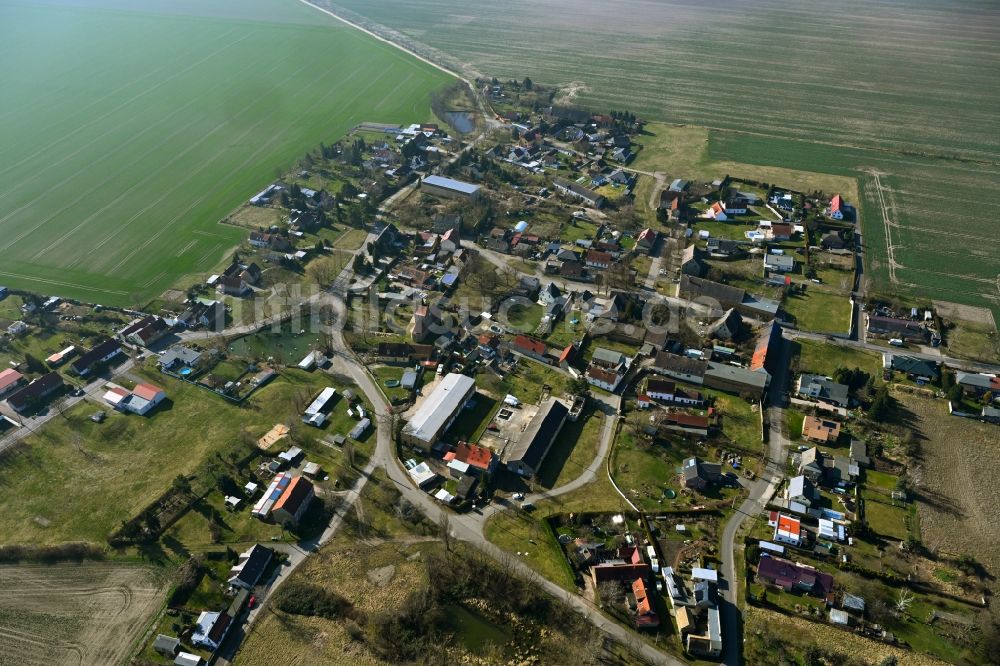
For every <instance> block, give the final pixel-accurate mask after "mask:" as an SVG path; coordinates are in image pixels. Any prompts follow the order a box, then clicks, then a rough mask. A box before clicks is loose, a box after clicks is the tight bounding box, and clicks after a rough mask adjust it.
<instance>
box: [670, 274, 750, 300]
mask: <svg viewBox="0 0 1000 666" xmlns="http://www.w3.org/2000/svg"><path fill="white" fill-rule="evenodd" d="M680 294H681V297H682V298H685V297H688V296H690V297H691V298H698V297H704V298H712V299H715V300H716V301H718V302H719V303H720V304H722V305H723V306H726V307H732V306H734V305H739V304H740V303H742V302H743V297H744V296H745V295H746V290H744V289H740V288H739V287H731V286H729V285H728V284H721V283H719V282H712V281H711V280H705V279H702V278H699V277H693V276H691V275H682V276H681V285H680Z"/></svg>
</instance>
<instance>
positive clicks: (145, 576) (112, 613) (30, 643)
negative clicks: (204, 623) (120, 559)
mask: <svg viewBox="0 0 1000 666" xmlns="http://www.w3.org/2000/svg"><path fill="white" fill-rule="evenodd" d="M0 577H2V578H3V581H4V592H3V594H2V595H0V663H3V664H8V663H9V664H20V665H21V666H47V665H48V664H118V663H124V662H125V661H126V659H127V658H128V657H129V654H130V652H131V650H132V647H133V644H134V643H135V642H136V641H138V640H139V639H140V638H141V637H142V634H143V632H144V631H145V629H146V627H147V624H148V623H149V621H150V620H151V619H152V617H153V615H154V614H155V613H157V612H158V611H159V610H160V608H161V605H162V603H163V600H164V598H165V597H166V592H167V586H168V581H167V579H166V578H165V576H164V575H163V574H162V573H161V572H160V571H158V570H156V569H154V568H152V567H147V566H140V565H131V564H108V563H102V562H85V563H82V564H58V565H53V564H49V565H34V564H19V565H13V564H10V565H3V566H0Z"/></svg>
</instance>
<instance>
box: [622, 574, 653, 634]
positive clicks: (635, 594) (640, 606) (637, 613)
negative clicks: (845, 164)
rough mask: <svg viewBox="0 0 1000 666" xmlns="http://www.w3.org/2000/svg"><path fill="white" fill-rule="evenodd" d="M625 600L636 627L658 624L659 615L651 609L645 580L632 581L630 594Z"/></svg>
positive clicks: (641, 627) (649, 626)
mask: <svg viewBox="0 0 1000 666" xmlns="http://www.w3.org/2000/svg"><path fill="white" fill-rule="evenodd" d="M627 602H628V605H629V610H631V611H632V617H633V619H634V620H635V626H636V628H637V629H644V628H653V627H658V626H660V617H659V616H658V615H657V614H656V612H655V611H654V610H653V605H652V601H651V599H650V595H649V592H648V591H647V590H646V581H644V580H643V579H642V578H636V579H635V580H634V581H632V594H631V595H629V597H628V599H627Z"/></svg>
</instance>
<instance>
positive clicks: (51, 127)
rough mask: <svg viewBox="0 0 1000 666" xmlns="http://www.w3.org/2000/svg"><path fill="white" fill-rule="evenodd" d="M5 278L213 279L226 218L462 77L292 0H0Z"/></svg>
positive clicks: (124, 299)
mask: <svg viewBox="0 0 1000 666" xmlns="http://www.w3.org/2000/svg"><path fill="white" fill-rule="evenodd" d="M0 17H2V20H0V59H2V61H3V63H4V67H3V68H2V71H0V91H2V92H0V99H2V100H4V102H5V103H4V104H2V105H0V257H2V260H0V283H3V284H5V285H7V286H14V287H20V288H25V289H30V290H34V291H37V292H41V293H47V294H49V293H55V294H59V295H62V296H70V297H77V298H80V299H84V300H87V301H90V302H102V303H108V304H118V305H123V304H133V303H139V302H142V301H143V300H145V299H148V298H150V297H155V296H157V295H159V294H160V293H162V291H163V290H164V289H165V288H167V287H168V286H170V285H172V284H175V283H176V282H177V281H178V280H179V279H180V277H181V276H183V275H185V274H188V273H192V272H199V271H208V270H210V269H212V267H213V266H214V265H215V264H217V263H218V262H220V261H221V260H222V259H223V257H224V256H226V255H227V253H228V252H229V251H230V250H231V249H232V248H233V247H235V246H236V245H237V244H239V242H240V240H241V239H242V237H243V235H244V233H245V232H243V231H240V230H236V229H234V228H230V227H225V226H222V225H219V224H217V222H218V220H219V219H220V218H222V217H223V216H224V215H226V214H227V213H228V212H230V211H231V210H232V209H233V208H234V207H235V206H236V205H238V204H239V203H240V202H242V201H245V200H246V199H248V198H249V197H250V196H252V195H253V194H255V193H256V192H257V191H259V190H260V189H262V188H263V187H264V186H266V185H267V184H268V183H269V182H270V181H271V180H272V179H273V178H274V177H275V176H276V174H277V173H280V172H281V171H282V170H284V169H287V168H289V167H291V166H292V165H293V164H294V162H295V161H296V160H297V159H298V158H299V157H301V156H302V155H303V154H304V153H305V152H306V151H307V150H309V149H312V148H313V147H316V146H317V145H318V144H319V143H320V142H321V141H325V142H327V143H329V142H333V141H335V140H337V139H338V138H339V137H341V136H342V135H343V134H344V133H345V131H346V130H348V129H349V128H350V127H352V126H353V125H354V124H356V123H357V122H359V121H363V120H370V121H381V122H414V121H420V120H426V119H427V118H428V117H429V116H430V115H431V112H430V108H429V104H430V102H429V93H430V91H431V90H433V89H434V88H436V87H438V86H440V85H441V84H443V83H445V82H446V81H447V79H448V76H447V75H446V74H444V73H442V72H441V71H439V70H437V69H434V68H433V67H431V66H429V65H426V64H424V63H421V62H419V61H418V60H416V59H415V58H412V57H410V56H407V55H405V54H404V53H402V52H401V51H399V50H397V49H395V48H392V47H390V46H388V45H386V44H384V43H381V42H378V41H377V40H374V39H372V38H370V37H368V36H366V35H364V34H363V33H361V32H359V31H357V30H354V29H352V28H350V27H347V26H345V25H344V24H342V23H340V22H338V21H335V20H334V19H332V18H330V17H328V16H325V15H323V14H322V13H320V12H318V11H316V10H315V9H311V8H309V7H306V6H305V5H303V4H301V3H298V2H295V1H294V0H244V1H237V0H208V1H205V2H194V1H193V0H176V1H175V0H150V1H148V2H139V0H61V1H57V2H42V1H41V0H26V1H14V0H0Z"/></svg>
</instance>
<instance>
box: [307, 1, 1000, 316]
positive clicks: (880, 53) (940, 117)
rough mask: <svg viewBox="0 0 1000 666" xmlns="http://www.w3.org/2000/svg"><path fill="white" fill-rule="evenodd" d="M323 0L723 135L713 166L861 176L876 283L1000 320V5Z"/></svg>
mask: <svg viewBox="0 0 1000 666" xmlns="http://www.w3.org/2000/svg"><path fill="white" fill-rule="evenodd" d="M326 4H331V5H336V6H339V7H344V8H346V9H347V10H349V11H350V12H353V13H356V14H357V15H361V16H364V17H366V18H367V19H369V20H370V21H374V22H377V23H379V24H384V25H386V26H388V27H389V28H391V29H393V30H395V31H396V32H398V33H401V35H402V37H403V38H404V39H405V40H407V41H409V42H410V43H411V44H412V45H413V46H414V47H415V48H418V49H419V50H420V51H421V52H425V53H433V52H434V51H437V52H439V53H442V54H443V56H442V60H443V61H445V62H450V63H453V62H456V61H465V62H467V63H468V67H467V73H468V74H470V75H474V74H482V75H486V76H497V77H500V78H504V77H516V78H517V79H519V80H520V79H521V78H523V77H525V76H530V77H531V78H532V79H533V80H535V81H538V82H541V83H544V84H551V85H556V86H559V87H561V88H562V89H563V90H564V91H567V93H568V94H565V95H563V97H562V98H561V99H560V100H559V101H572V102H574V103H577V104H580V105H584V106H588V107H590V108H593V109H595V110H601V111H604V110H607V109H628V110H631V111H633V112H636V113H638V114H640V115H641V116H643V117H645V118H648V119H651V120H661V121H666V122H671V123H677V124H684V125H696V126H701V127H704V128H712V132H711V135H712V141H711V148H710V151H709V152H710V155H711V158H712V159H713V161H715V162H717V163H720V164H730V165H733V166H737V165H739V164H741V163H742V164H754V165H763V166H768V167H788V168H791V169H797V170H800V171H803V172H821V173H824V174H836V175H841V176H847V177H849V178H851V179H860V183H861V196H860V198H859V199H858V200H856V201H857V202H858V204H859V206H860V208H861V213H862V222H863V226H864V229H863V230H864V233H865V253H866V269H867V277H868V278H870V279H871V281H872V283H873V287H874V288H876V289H881V290H883V291H884V292H887V293H893V294H898V293H903V294H909V295H911V296H922V297H930V298H936V299H940V300H950V301H957V302H960V303H965V304H969V305H976V306H983V307H988V308H990V309H991V310H992V312H993V313H994V318H996V317H997V315H998V313H1000V285H998V277H1000V245H998V244H997V243H996V232H995V229H993V227H992V226H991V225H992V224H993V220H994V219H995V218H996V215H997V213H998V212H1000V196H998V195H1000V133H997V132H996V131H995V109H997V108H998V107H1000V79H998V78H997V76H996V71H997V69H998V67H1000V13H998V12H1000V8H998V6H997V4H996V3H994V2H988V1H987V0H957V1H956V2H949V3H947V4H943V3H938V2H933V1H931V0H916V1H915V2H908V3H905V4H901V3H899V2H897V1H896V0H835V1H834V2H827V1H823V0H801V1H799V2H794V3H790V2H787V1H784V0H746V1H744V2H740V3H732V2H708V3H706V2H689V1H681V2H663V1H654V2H648V1H646V0H622V1H620V2H614V3H609V2H598V1H597V0H583V1H580V0H551V1H550V2H545V3H531V2H526V1H517V2H512V3H490V2H486V1H485V0H471V1H467V0H462V1H459V0H384V1H383V2H377V3H374V2H368V1H366V0H336V1H335V2H326ZM556 34H558V38H555V35H556ZM425 45H426V46H425ZM643 159H644V158H643V156H640V157H639V159H638V160H637V161H636V166H637V167H638V168H643V167H642V166H641V164H642V162H643ZM728 172H729V173H733V174H734V175H736V174H737V173H738V172H739V167H737V169H736V170H733V171H728ZM676 175H684V176H687V175H692V176H694V177H701V175H702V174H701V173H698V174H676ZM720 175H722V172H717V173H715V174H712V177H713V178H715V177H719V176H720ZM768 182H779V181H778V180H777V179H773V180H769V181H768ZM782 182H784V181H782ZM790 185H791V186H796V183H794V182H793V183H790ZM824 189H826V188H824ZM826 191H828V192H830V190H828V189H826ZM848 200H849V201H851V199H850V197H848Z"/></svg>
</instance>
